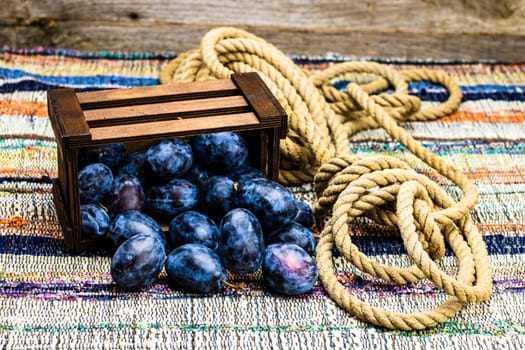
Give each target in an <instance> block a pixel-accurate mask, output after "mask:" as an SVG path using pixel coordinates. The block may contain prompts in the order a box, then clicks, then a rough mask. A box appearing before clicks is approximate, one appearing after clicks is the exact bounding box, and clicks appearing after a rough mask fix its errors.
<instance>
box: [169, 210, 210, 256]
mask: <svg viewBox="0 0 525 350" xmlns="http://www.w3.org/2000/svg"><path fill="white" fill-rule="evenodd" d="M166 238H167V241H168V243H169V244H170V246H171V247H172V248H176V247H178V246H180V245H183V244H186V243H199V244H202V245H205V246H207V247H208V248H210V249H212V250H215V249H217V247H218V246H219V240H220V232H219V227H217V225H216V224H215V222H213V221H212V220H211V219H210V218H209V217H208V216H206V215H204V214H202V213H200V212H198V211H194V210H189V211H185V212H183V213H180V214H179V215H177V216H176V217H175V218H174V219H173V220H171V222H170V225H169V231H168V234H167V236H166Z"/></svg>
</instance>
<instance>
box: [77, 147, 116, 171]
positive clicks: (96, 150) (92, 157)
mask: <svg viewBox="0 0 525 350" xmlns="http://www.w3.org/2000/svg"><path fill="white" fill-rule="evenodd" d="M125 157H126V146H125V145H124V144H123V143H109V144H105V145H99V146H92V147H84V148H81V149H80V151H79V154H78V167H79V168H83V167H85V166H86V165H88V164H92V163H102V164H105V165H107V166H108V167H109V168H110V169H111V170H115V169H117V167H118V166H119V165H120V163H121V162H122V161H123V160H124V158H125Z"/></svg>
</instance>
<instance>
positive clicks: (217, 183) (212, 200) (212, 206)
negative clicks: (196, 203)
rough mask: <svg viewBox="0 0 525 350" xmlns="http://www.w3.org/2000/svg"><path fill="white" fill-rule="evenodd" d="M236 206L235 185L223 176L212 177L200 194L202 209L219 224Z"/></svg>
mask: <svg viewBox="0 0 525 350" xmlns="http://www.w3.org/2000/svg"><path fill="white" fill-rule="evenodd" d="M234 205H235V183H234V182H233V180H232V179H230V178H229V177H226V176H222V175H213V176H211V177H210V178H209V179H208V181H206V184H205V186H204V188H203V189H202V191H201V192H200V208H201V210H202V211H203V212H204V213H206V214H207V215H208V216H209V217H211V218H212V219H213V220H215V222H216V223H219V222H220V221H221V219H222V217H223V216H224V214H226V213H227V212H228V211H230V210H232V209H233V208H234Z"/></svg>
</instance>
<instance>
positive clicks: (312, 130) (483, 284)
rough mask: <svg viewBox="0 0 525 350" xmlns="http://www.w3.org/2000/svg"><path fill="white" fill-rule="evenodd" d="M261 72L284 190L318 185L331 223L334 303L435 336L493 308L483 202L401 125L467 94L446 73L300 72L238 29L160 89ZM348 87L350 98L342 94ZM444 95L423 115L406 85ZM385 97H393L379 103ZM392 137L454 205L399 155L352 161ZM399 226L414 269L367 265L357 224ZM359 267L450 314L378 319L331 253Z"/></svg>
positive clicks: (362, 66) (328, 265)
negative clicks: (455, 321) (430, 294)
mask: <svg viewBox="0 0 525 350" xmlns="http://www.w3.org/2000/svg"><path fill="white" fill-rule="evenodd" d="M249 71H256V72H258V73H259V75H260V76H261V78H262V79H263V81H264V82H265V83H266V84H267V85H268V87H269V88H270V90H271V91H272V93H273V94H274V95H275V96H276V98H277V99H278V101H279V102H280V103H281V105H282V106H283V108H284V109H285V111H286V113H287V115H288V130H289V131H288V135H287V137H286V139H284V140H282V141H281V155H282V157H281V164H280V174H279V181H280V182H281V183H283V184H286V185H294V184H301V183H305V182H313V183H314V187H315V190H316V193H317V200H316V202H315V203H314V206H313V209H314V212H315V214H316V216H317V218H318V222H319V223H321V222H325V226H324V228H322V232H321V235H320V239H319V243H318V246H317V251H316V263H317V266H318V268H319V277H320V281H321V283H322V284H323V287H324V288H325V290H326V292H327V294H328V295H329V296H330V297H331V298H332V299H333V300H334V301H335V302H336V303H337V304H338V305H340V306H341V307H342V308H343V309H345V310H347V311H348V312H349V313H351V314H353V315H355V316H356V317H358V318H359V319H361V320H363V321H366V322H370V323H373V324H375V325H378V326H382V327H387V328H391V329H402V330H415V329H422V328H426V327H433V326H435V325H437V324H439V323H441V322H444V321H445V320H447V319H448V318H450V317H452V316H454V315H455V314H456V313H457V312H458V311H459V310H460V309H461V308H462V306H463V305H464V303H467V302H480V301H485V300H488V299H489V298H490V295H491V291H492V279H491V269H490V262H489V259H488V254H487V250H486V247H485V244H484V242H483V240H482V238H481V235H480V234H479V232H478V231H477V228H476V226H475V225H474V224H473V223H472V221H471V219H470V217H469V213H470V212H471V211H472V210H473V209H474V207H475V205H476V203H477V200H478V197H477V190H476V187H475V186H474V184H473V183H472V182H471V181H470V180H469V179H468V178H467V177H466V176H465V175H464V174H462V173H461V172H460V171H458V170H457V169H456V168H454V167H453V166H451V165H450V164H448V163H446V162H445V161H443V160H442V159H441V158H439V157H438V156H436V155H435V154H433V153H432V152H430V151H429V150H427V149H426V148H424V147H422V146H421V144H420V143H419V142H417V141H416V140H415V139H414V138H413V137H412V136H411V135H410V134H409V133H407V132H406V131H405V130H404V129H403V128H401V127H400V126H399V125H398V123H397V122H398V121H416V120H418V121H426V120H433V119H436V118H440V117H442V116H444V115H448V114H450V113H452V112H453V111H454V110H456V109H457V107H458V106H459V104H460V102H461V91H460V89H459V87H458V85H457V83H456V82H455V81H454V80H453V79H451V78H450V77H449V76H448V75H446V74H445V73H443V72H440V71H433V70H404V71H401V72H399V71H396V70H394V69H392V68H390V67H389V66H387V65H381V64H378V63H373V62H345V63H340V64H335V65H333V66H331V67H329V68H327V69H325V70H323V71H320V72H311V71H306V70H302V69H301V68H299V67H298V66H296V65H295V64H294V63H293V61H292V60H291V59H290V58H288V57H287V56H286V55H285V54H283V53H282V52H280V51H279V50H278V49H277V48H275V47H274V46H272V45H271V44H269V43H267V42H265V41H264V40H263V39H261V38H259V37H257V36H255V35H253V34H250V33H248V32H246V31H242V30H239V29H235V28H217V29H214V30H211V31H210V32H208V33H207V34H206V35H205V36H204V37H203V39H202V41H201V45H200V46H199V47H198V48H196V49H193V50H190V51H188V52H186V53H183V54H182V55H180V56H178V57H177V58H176V59H175V60H173V61H171V62H169V63H168V64H167V65H166V66H165V67H164V68H163V70H162V71H161V76H160V79H161V82H162V83H171V82H181V81H198V80H206V79H222V78H228V77H230V76H231V74H232V73H243V72H249ZM341 79H344V80H350V81H352V82H353V83H351V84H348V85H347V88H346V91H339V90H337V89H335V88H334V85H333V83H334V82H335V81H337V80H341ZM420 80H425V81H430V82H434V83H437V84H441V85H443V86H444V87H445V88H446V89H447V91H448V93H449V98H448V99H447V101H445V102H444V103H442V104H439V105H435V106H433V107H431V108H426V109H423V108H422V106H421V101H420V100H419V99H418V98H416V97H415V96H410V95H409V94H408V83H409V82H413V81H420ZM387 88H391V89H392V90H393V92H392V93H388V94H387V93H382V91H385V90H386V89H387ZM378 127H381V128H383V129H384V130H385V131H386V132H387V133H388V135H389V136H390V137H392V138H393V139H395V140H397V141H399V142H400V143H402V144H403V145H404V146H405V147H406V148H407V149H408V150H410V151H411V152H412V153H413V154H414V155H416V156H417V157H418V158H420V159H422V160H423V161H424V162H425V163H427V164H428V165H429V166H431V167H433V168H434V169H436V170H437V171H438V172H439V173H440V174H442V175H443V176H445V177H446V178H448V179H449V180H450V181H452V182H453V183H454V184H456V185H457V186H458V187H459V188H460V189H461V190H462V191H463V198H462V199H461V200H460V201H459V202H454V201H453V200H452V198H450V196H449V195H448V194H447V193H446V192H445V191H444V190H443V189H442V188H440V187H439V186H438V185H437V184H435V183H434V182H432V181H430V179H428V178H427V177H425V176H423V175H421V174H418V173H416V172H415V171H414V170H413V169H411V168H410V167H409V166H408V165H407V164H406V163H404V162H402V161H400V160H399V159H397V158H394V157H386V156H377V157H368V158H360V157H357V156H355V155H351V154H349V152H348V146H349V144H348V142H349V138H350V137H351V136H352V135H353V134H354V133H356V132H357V131H360V130H363V129H367V128H378ZM361 216H364V217H367V218H368V219H369V220H372V221H375V222H377V223H378V224H380V225H387V226H390V227H395V228H398V230H399V232H400V235H401V238H402V240H403V243H404V245H405V248H406V250H407V253H408V256H409V257H410V258H411V259H412V261H413V262H414V264H413V265H412V266H409V267H406V268H398V267H393V266H388V265H385V264H382V263H380V262H378V261H376V260H374V259H372V258H370V257H367V256H366V255H364V254H363V253H362V252H360V251H359V250H358V248H357V247H356V246H355V245H354V244H353V243H352V239H351V237H352V235H351V234H349V231H350V225H349V224H351V223H352V222H353V220H354V219H355V218H357V217H361ZM446 244H448V245H449V246H450V248H451V249H452V251H453V253H454V254H455V255H456V257H457V260H458V271H457V275H456V276H455V277H453V276H451V275H449V274H446V273H444V272H443V271H442V270H441V269H440V268H439V263H438V261H439V259H440V258H441V257H443V256H444V254H445V247H446ZM334 246H335V247H337V249H338V250H339V252H340V253H341V254H342V256H343V257H344V258H346V259H347V260H348V261H350V262H351V263H352V264H353V265H354V266H355V267H356V268H358V269H360V270H361V271H363V272H365V273H367V274H369V275H370V276H373V277H375V278H379V279H382V280H384V281H386V282H389V283H398V284H407V283H414V282H416V281H418V280H420V279H423V278H426V279H428V280H429V281H431V282H432V283H434V284H435V285H436V287H437V288H439V289H441V290H443V291H444V292H445V293H446V294H448V299H446V300H445V301H444V302H443V303H442V304H441V305H438V306H436V307H435V308H433V309H431V310H427V311H421V312H416V313H395V312H391V311H385V310H381V309H379V308H377V307H373V306H371V305H370V304H368V303H366V302H364V301H362V300H359V299H358V298H357V297H356V296H353V295H351V294H350V293H349V292H348V290H347V289H346V288H345V287H344V286H343V285H342V284H341V283H340V282H339V280H338V279H337V276H336V273H335V272H336V267H335V264H334V257H333V247H334Z"/></svg>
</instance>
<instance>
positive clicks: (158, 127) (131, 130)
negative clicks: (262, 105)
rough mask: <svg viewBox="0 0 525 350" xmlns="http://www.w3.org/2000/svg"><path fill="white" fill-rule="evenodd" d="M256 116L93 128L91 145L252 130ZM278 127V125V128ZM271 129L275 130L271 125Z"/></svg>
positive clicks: (223, 116)
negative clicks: (169, 136)
mask: <svg viewBox="0 0 525 350" xmlns="http://www.w3.org/2000/svg"><path fill="white" fill-rule="evenodd" d="M259 125H260V122H259V119H257V116H256V115H255V114H254V113H252V112H249V113H237V114H231V115H217V116H211V117H200V118H194V119H191V122H189V121H188V120H167V121H160V122H150V123H135V124H126V125H116V126H104V127H100V128H92V129H91V134H92V142H93V143H104V142H114V141H126V140H129V139H133V140H140V139H148V138H163V137H166V136H167V135H175V134H176V135H177V136H179V137H184V136H188V135H195V134H197V133H204V132H216V131H222V130H237V131H243V130H251V129H254V128H255V127H257V126H259ZM277 126H278V125H277ZM268 127H276V126H275V125H268Z"/></svg>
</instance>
